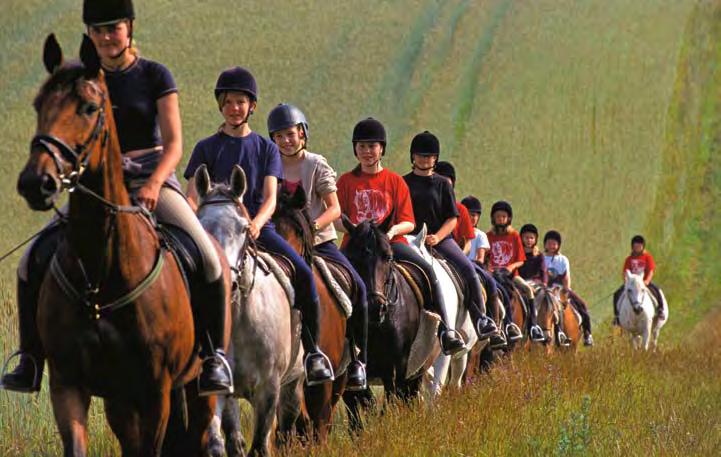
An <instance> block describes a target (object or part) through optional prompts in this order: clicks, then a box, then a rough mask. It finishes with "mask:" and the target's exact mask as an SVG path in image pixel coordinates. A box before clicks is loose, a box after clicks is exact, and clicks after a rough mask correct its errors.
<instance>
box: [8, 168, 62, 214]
mask: <svg viewBox="0 0 721 457" xmlns="http://www.w3.org/2000/svg"><path fill="white" fill-rule="evenodd" d="M60 189H61V184H60V182H59V180H58V179H57V178H55V177H54V176H53V175H51V174H50V173H41V174H38V173H35V172H33V171H31V170H29V169H28V168H25V169H24V170H23V171H22V172H21V173H20V177H19V178H18V184H17V190H18V193H19V194H20V195H21V196H22V197H23V198H24V199H25V201H27V202H28V205H29V206H30V208H31V209H33V210H35V211H47V210H49V209H50V208H52V207H53V204H54V203H55V200H57V198H58V196H59V195H60Z"/></svg>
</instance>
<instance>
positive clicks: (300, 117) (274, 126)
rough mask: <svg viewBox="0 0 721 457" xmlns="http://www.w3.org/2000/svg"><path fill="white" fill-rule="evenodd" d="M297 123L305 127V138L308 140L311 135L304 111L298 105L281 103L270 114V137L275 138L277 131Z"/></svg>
mask: <svg viewBox="0 0 721 457" xmlns="http://www.w3.org/2000/svg"><path fill="white" fill-rule="evenodd" d="M297 125H299V126H300V127H301V128H302V129H303V134H304V135H305V140H306V141H308V137H309V136H310V131H309V130H310V129H309V128H308V121H307V120H306V118H305V114H303V111H301V110H300V109H299V108H298V107H297V106H294V105H290V104H287V103H280V104H279V105H278V106H276V107H275V108H273V109H272V110H271V111H270V113H269V114H268V136H269V137H270V138H273V134H274V133H275V132H278V131H280V130H283V129H287V128H290V127H295V126H297Z"/></svg>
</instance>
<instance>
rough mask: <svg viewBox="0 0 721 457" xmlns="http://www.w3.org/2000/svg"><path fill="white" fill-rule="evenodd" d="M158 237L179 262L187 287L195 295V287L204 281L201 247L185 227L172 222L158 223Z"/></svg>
mask: <svg viewBox="0 0 721 457" xmlns="http://www.w3.org/2000/svg"><path fill="white" fill-rule="evenodd" d="M157 233H158V238H159V239H160V242H161V244H165V245H166V246H167V247H168V249H169V250H170V252H172V253H173V257H175V260H176V261H177V263H178V267H179V268H180V273H181V274H182V276H183V281H184V282H185V288H186V290H187V291H188V292H189V293H190V296H191V297H192V296H193V291H194V289H196V288H197V285H198V284H200V283H202V282H203V281H204V279H203V274H204V271H203V258H202V256H201V255H200V248H199V247H198V245H197V244H196V243H195V241H193V238H191V236H190V235H189V234H188V233H187V232H186V231H185V230H183V229H181V228H180V227H178V226H176V225H172V224H162V225H160V224H158V226H157Z"/></svg>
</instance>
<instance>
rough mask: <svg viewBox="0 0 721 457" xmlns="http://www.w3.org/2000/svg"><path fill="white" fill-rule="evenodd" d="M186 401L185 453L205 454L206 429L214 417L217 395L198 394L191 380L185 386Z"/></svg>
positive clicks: (206, 442) (206, 444) (195, 385)
mask: <svg viewBox="0 0 721 457" xmlns="http://www.w3.org/2000/svg"><path fill="white" fill-rule="evenodd" d="M185 390H186V395H187V402H188V431H187V432H186V433H185V438H186V445H185V447H184V448H183V454H185V455H198V456H200V455H203V456H204V455H206V449H208V431H209V428H210V424H211V421H212V420H213V418H214V417H215V415H214V412H215V409H216V404H217V401H216V399H217V397H218V396H217V395H212V396H208V397H200V396H198V389H197V384H196V383H195V382H191V383H190V384H189V385H188V386H186V388H185Z"/></svg>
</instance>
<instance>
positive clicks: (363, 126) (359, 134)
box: [352, 117, 386, 155]
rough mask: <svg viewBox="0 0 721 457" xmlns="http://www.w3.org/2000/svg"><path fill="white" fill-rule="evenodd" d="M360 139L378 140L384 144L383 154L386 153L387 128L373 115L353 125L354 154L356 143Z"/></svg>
mask: <svg viewBox="0 0 721 457" xmlns="http://www.w3.org/2000/svg"><path fill="white" fill-rule="evenodd" d="M359 141H368V142H378V143H380V144H381V145H382V146H383V154H384V155H385V153H386V129H385V127H383V124H381V122H380V121H378V120H376V119H373V118H372V117H369V118H366V119H363V120H362V121H360V122H358V123H357V124H356V125H355V127H353V140H352V142H353V154H355V144H356V143H358V142H359Z"/></svg>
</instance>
